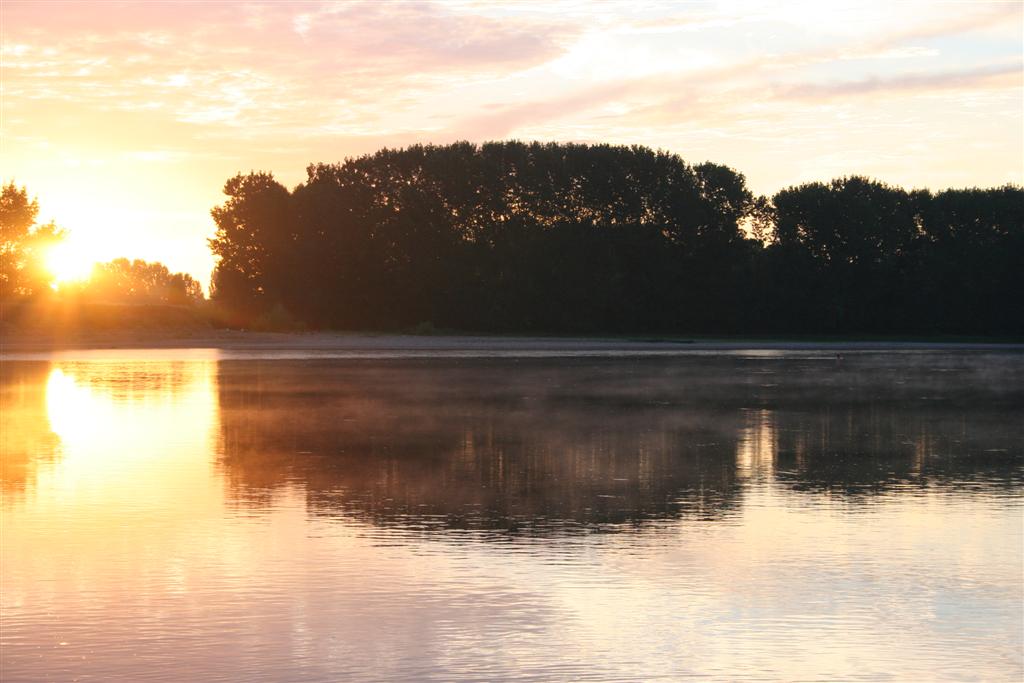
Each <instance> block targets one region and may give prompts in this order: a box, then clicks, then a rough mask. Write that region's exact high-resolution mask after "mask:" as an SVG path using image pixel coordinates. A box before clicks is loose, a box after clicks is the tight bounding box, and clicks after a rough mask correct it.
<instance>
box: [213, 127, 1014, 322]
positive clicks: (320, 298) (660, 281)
mask: <svg viewBox="0 0 1024 683" xmlns="http://www.w3.org/2000/svg"><path fill="white" fill-rule="evenodd" d="M307 176H308V177H307V180H306V182H304V183H302V184H300V185H299V186H298V187H296V188H295V189H294V191H292V192H289V191H288V190H287V188H285V187H284V186H282V185H281V184H280V183H278V182H277V181H276V180H275V179H274V178H273V176H272V175H270V174H268V173H250V174H248V175H238V176H236V177H234V178H232V179H231V180H229V181H228V182H227V184H226V185H225V188H224V191H225V194H227V196H228V200H227V201H226V202H225V203H224V204H223V205H222V206H219V207H217V208H215V209H214V210H213V217H214V219H215V221H216V223H217V227H218V231H217V235H216V237H215V238H214V239H212V240H211V241H210V245H211V248H212V250H213V252H214V253H215V254H216V255H217V256H218V257H219V258H220V261H219V264H218V266H217V269H216V270H215V272H214V278H213V283H212V292H213V297H214V298H215V299H216V300H217V301H218V302H219V303H220V304H221V305H222V306H223V307H225V308H228V309H230V310H232V311H234V312H235V313H236V314H237V315H238V316H239V319H240V320H246V319H248V320H256V319H264V320H265V319H267V317H268V316H270V317H277V318H284V319H288V320H292V321H298V322H301V323H302V324H305V325H308V326H311V327H320V328H343V329H404V328H412V327H414V326H417V325H422V324H426V323H429V324H430V325H431V326H433V327H437V328H449V329H463V330H491V331H517V332H569V333H586V332H604V333H616V332H641V331H646V332H683V331H685V332H794V333H906V332H923V333H939V332H942V333H947V332H948V333H971V334H995V333H1020V332H1022V331H1024V313H1022V310H1021V308H1022V307H1021V305H1020V303H1019V302H1020V301H1021V300H1022V298H1021V297H1022V295H1024V291H1022V275H1021V265H1022V264H1024V189H1022V188H1019V187H1012V186H1007V187H1003V188H998V189H990V190H950V191H945V192H941V193H938V194H934V195H933V194H930V193H928V192H906V191H904V190H902V189H899V188H893V187H889V186H887V185H884V184H881V183H878V182H874V181H871V180H868V179H865V178H859V177H851V178H844V179H839V180H834V181H832V182H831V183H828V184H823V183H811V184H806V185H802V186H799V187H792V188H788V189H786V190H783V191H782V192H779V193H778V194H777V195H775V197H774V198H773V199H772V200H770V201H769V200H767V199H765V198H755V197H754V196H753V195H752V194H751V192H750V191H749V190H748V189H747V187H746V183H745V180H744V177H743V176H742V175H741V174H739V173H737V172H736V171H734V170H732V169H730V168H727V167H725V166H719V165H716V164H711V163H704V164H700V165H697V166H690V165H688V164H686V163H685V162H683V161H682V160H681V159H680V158H679V157H678V156H675V155H671V154H668V153H664V152H655V151H653V150H650V149H647V148H644V147H615V146H609V145H596V146H591V145H576V144H540V143H532V144H524V143H520V142H500V143H488V144H485V145H482V146H476V145H472V144H469V143H457V144H453V145H447V146H414V147H409V148H406V149H400V150H392V149H384V150H381V151H379V152H377V153H376V154H373V155H368V156H363V157H359V158H356V159H349V160H347V161H345V162H344V163H341V164H317V165H311V166H310V167H309V168H308V169H307ZM744 228H747V230H744ZM748 233H749V235H748Z"/></svg>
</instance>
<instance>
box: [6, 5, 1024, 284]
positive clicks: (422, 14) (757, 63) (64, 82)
mask: <svg viewBox="0 0 1024 683" xmlns="http://www.w3.org/2000/svg"><path fill="white" fill-rule="evenodd" d="M0 11H2V67H0V75H2V87H3V91H2V107H0V108H2V150H0V152H2V154H0V157H2V174H0V175H2V179H3V180H5V181H6V180H10V179H14V180H15V181H16V182H17V183H18V184H22V185H26V186H27V187H28V189H29V191H30V193H32V194H35V195H37V196H38V197H39V200H40V205H41V209H42V211H41V218H43V219H44V220H48V219H50V218H53V219H55V220H56V221H57V222H58V223H59V224H61V225H62V226H64V227H66V228H68V229H69V230H70V231H71V240H72V246H73V247H74V250H75V253H80V254H82V257H83V258H90V259H109V258H113V257H116V256H122V255H123V256H129V257H137V258H146V259H151V260H153V259H156V260H160V261H163V262H164V263H166V264H167V265H168V266H169V267H171V268H172V270H185V271H188V272H190V273H192V274H193V275H194V276H196V277H197V278H199V279H200V280H201V281H203V282H204V283H205V282H206V281H207V279H208V275H209V271H210V269H211V267H212V265H213V261H212V257H211V256H210V255H209V252H208V251H207V249H206V242H205V239H206V237H208V236H209V235H210V234H212V231H213V223H212V220H211V219H210V217H209V209H210V208H211V207H212V206H214V205H215V204H218V203H219V202H220V201H221V195H220V188H221V187H222V185H223V183H224V181H225V180H226V179H227V178H228V177H229V176H231V175H233V174H234V173H236V172H238V171H248V170H250V169H259V170H271V171H274V172H275V174H276V175H277V176H278V177H279V178H280V179H281V180H282V181H284V182H285V183H286V184H288V185H290V186H291V185H294V184H295V183H297V182H300V181H301V180H302V179H303V177H304V175H305V172H304V168H305V166H306V165H307V164H308V163H310V162H317V161H339V160H341V159H343V158H344V157H346V156H349V155H355V154H361V153H364V152H370V151H373V150H375V149H378V148H380V147H382V146H385V145H387V146H396V145H404V144H408V143H411V142H437V143H442V142H450V141H453V140H459V139H468V140H472V141H476V142H482V141H485V140H492V139H501V138H513V137H514V138H518V139H525V140H530V139H541V140H560V141H569V140H572V141H602V142H605V141H607V142H614V143H627V144H631V143H639V144H645V145H649V146H652V147H657V148H663V149H668V150H671V151H673V152H677V153H679V154H680V155H681V156H682V157H683V158H684V159H686V160H688V161H692V162H699V161H703V160H706V159H710V160H713V161H717V162H721V163H726V164H729V165H731V166H734V167H735V168H737V169H739V170H740V171H742V172H744V173H745V174H746V175H747V178H748V180H749V182H750V185H751V186H752V188H753V189H754V190H755V191H757V192H765V193H770V192H773V191H775V190H777V189H779V188H781V187H784V186H786V185H789V184H793V183H798V182H803V181H807V180H812V179H828V178H830V177H833V176H837V175H843V174H849V173H863V174H868V175H871V176H875V177H878V178H880V179H882V180H884V181H887V182H891V183H896V184H900V185H904V186H908V187H931V188H943V187H950V186H966V185H999V184H1003V183H1006V182H1014V183H1021V182H1024V140H1022V129H1024V66H1022V50H1024V36H1022V30H1024V29H1022V26H1024V3H1021V2H1018V1H1013V2H949V3H942V2H927V3H915V2H893V1H888V2H878V3H864V2H811V1H806V2H800V1H790V2H778V3H767V2H722V3H717V2H707V3H704V2H687V3H683V2H677V3H668V2H662V3H651V4H647V5H644V4H642V3H639V2H616V1H611V0H606V1H604V2H582V1H575V0H568V1H564V2H560V1H557V0H547V1H545V2H497V1H496V2H482V1H480V2H478V1H475V0H456V1H453V2H417V3H401V2H339V3H299V2H295V3H284V2H276V3H258V2H230V3H172V2H149V3H116V2H97V3H85V2H78V3H61V2H16V1H12V0H3V2H2V3H0Z"/></svg>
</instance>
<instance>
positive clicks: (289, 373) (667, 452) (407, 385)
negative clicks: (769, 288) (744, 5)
mask: <svg viewBox="0 0 1024 683" xmlns="http://www.w3.org/2000/svg"><path fill="white" fill-rule="evenodd" d="M1012 360H1016V359H1012ZM1022 380H1024V378H1022V370H1021V364H1020V363H1019V362H1011V363H1009V364H1007V363H1005V362H993V359H992V358H984V357H982V356H981V355H979V354H934V355H929V354H924V355H923V356H922V355H921V354H918V355H915V356H909V355H908V356H901V355H900V354H885V355H882V354H863V355H857V356H853V357H850V358H847V359H844V360H843V362H842V363H841V364H837V361H836V360H835V358H834V356H832V355H825V354H808V355H806V356H804V357H792V356H791V355H790V356H783V357H766V358H758V357H743V356H737V357H728V356H726V357H723V356H708V357H701V356H696V357H683V358H673V359H618V360H608V359H601V360H596V359H572V360H566V359H558V360H552V359H547V360H536V359H533V360H525V359H521V360H518V361H510V360H501V361H497V360H473V361H466V360H462V361H460V362H454V361H450V360H449V361H438V360H432V361H411V360H405V361H397V360H395V361H344V362H341V361H330V362H328V361H302V362H296V361H270V362H268V361H263V362H252V361H248V362H242V361H239V362H221V363H220V365H219V371H218V387H219V389H218V397H219V406H220V419H221V430H222V434H223V451H222V455H221V465H222V467H223V470H224V472H225V474H226V476H227V480H228V482H229V484H228V485H229V490H230V492H231V496H232V498H233V500H234V501H235V502H236V503H237V504H239V505H247V506H254V507H256V508H258V507H259V506H261V505H263V504H267V503H269V502H270V500H271V499H272V497H273V496H274V494H275V491H276V490H278V489H281V488H282V487H284V486H286V485H291V484H299V485H300V486H301V487H302V488H303V489H304V490H305V491H306V495H307V500H308V507H309V510H310V512H311V513H312V514H316V515H324V516H330V515H347V516H354V517H357V518H362V519H365V520H367V521H372V522H373V523H376V524H387V525H400V526H403V527H406V528H409V529H416V530H422V529H449V528H466V529H475V530H480V531H498V532H508V531H512V532H516V533H519V534H538V533H539V534H543V533H554V532H559V533H564V532H574V531H583V530H588V531H592V530H597V529H600V530H605V531H610V530H615V529H620V528H622V525H627V526H628V525H637V524H645V523H649V522H653V521H657V520H666V519H673V518H676V517H679V516H693V517H697V518H709V519H718V518H723V517H728V516H729V515H730V514H731V513H733V512H734V511H735V510H736V509H737V508H738V506H739V504H740V502H741V500H742V498H743V495H744V491H745V490H746V489H747V487H750V486H765V485H770V486H778V487H783V488H785V489H789V490H794V491H808V492H814V491H826V492H833V493H843V494H867V493H887V492H888V493H896V492H902V491H906V490H912V489H915V488H920V487H935V486H943V487H945V486H985V487H994V488H996V489H998V488H1000V487H1008V486H1010V485H1012V484H1013V483H1014V482H1017V483H1019V482H1020V481H1021V479H1022V462H1024V460H1022V458H1024V448H1022V444H1024V426H1022V425H1024V421H1022V420H1021V419H1020V417H1021V409H1020V406H1021V405H1024V381H1022Z"/></svg>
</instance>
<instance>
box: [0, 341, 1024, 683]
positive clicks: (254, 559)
mask: <svg viewBox="0 0 1024 683" xmlns="http://www.w3.org/2000/svg"><path fill="white" fill-rule="evenodd" d="M295 355H296V354H292V355H291V357H281V356H282V354H278V356H279V357H276V358H271V357H264V358H260V357H258V356H259V354H255V356H257V357H249V358H246V359H239V358H237V357H234V358H233V357H231V356H230V355H228V354H224V353H220V354H218V352H215V351H201V350H199V351H176V352H165V353H161V352H134V353H130V354H123V353H122V354H118V353H105V354H104V353H97V354H90V353H77V354H74V353H72V354H66V355H58V356H54V357H52V358H49V359H48V360H8V361H6V362H4V363H3V364H2V366H0V373H2V376H0V379H2V393H0V398H2V409H0V418H2V425H0V427H2V447H3V450H2V455H3V461H2V462H3V468H2V474H3V482H2V493H3V502H2V544H0V550H2V558H0V559H2V566H0V581H2V583H0V588H2V624H0V626H2V629H0V639H2V643H0V646H2V652H0V655H2V671H0V678H2V680H3V681H4V682H5V683H7V682H13V681H43V680H56V681H70V680H118V681H149V680H160V681H182V680H189V681H213V680H224V681H242V680H245V681H264V680H267V681H307V680H308V681H313V680H315V681H376V680H428V681H429V680H436V681H492V680H508V679H516V680H544V681H549V680H600V681H605V680H627V681H636V680H649V681H653V680H665V681H678V680H680V679H686V678H688V677H693V678H697V679H702V680H706V679H722V680H748V679H749V680H761V679H765V680H836V679H839V680H907V681H923V680H956V681H962V680H977V681H1015V682H1017V681H1020V680H1021V677H1022V676H1024V646H1022V640H1024V615H1022V603H1024V505H1022V503H1024V355H1021V354H1019V353H1012V352H1009V353H997V352H981V351H972V352H949V351H942V352H907V351H902V352H888V353H882V352H870V353H867V352H865V353H848V354H847V355H846V358H845V359H844V360H843V361H841V362H838V361H837V360H836V359H835V355H834V354H833V353H815V352H809V351H800V352H778V351H776V352H767V353H766V352H762V353H754V352H750V353H746V352H734V353H720V354H715V353H708V354H688V355H687V354H681V355H671V354H668V355H661V356H657V355H656V356H649V357H641V356H616V355H615V354H605V355H603V356H601V357H571V354H570V355H569V356H566V354H560V357H545V355H544V354H543V353H535V354H529V355H527V354H524V355H522V357H517V356H516V354H514V353H511V354H505V357H501V358H474V357H472V355H473V354H462V357H447V358H444V357H436V358H402V357H391V358H388V357H383V358H381V357H377V358H345V359H341V358H325V357H312V356H311V357H307V358H302V357H294V356H295ZM299 355H300V356H301V354H299ZM378 355H380V354H378ZM383 355H384V356H386V355H387V354H383ZM399 355H400V354H399ZM283 356H288V354H283Z"/></svg>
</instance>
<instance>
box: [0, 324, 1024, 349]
mask: <svg viewBox="0 0 1024 683" xmlns="http://www.w3.org/2000/svg"><path fill="white" fill-rule="evenodd" d="M186 348H189V349H197V348H207V349H219V350H224V351H299V352H302V351H308V352H313V353H327V352H342V353H344V352H353V353H359V352H389V351H412V352H431V351H438V352H445V351H447V352H472V351H478V352H510V351H527V352H555V353H572V352H581V353H582V352H602V351H634V352H665V351H669V352H671V351H680V352H681V351H688V350H689V351H702V350H707V351H714V350H722V351H728V350H758V349H760V350H834V351H843V350H849V351H856V350H886V349H901V350H912V349H922V350H928V349H958V348H965V349H966V348H972V349H1003V350H1022V351H1024V342H1021V341H1019V340H1004V339H994V340H985V339H979V338H954V337H933V338H920V339H915V338H908V339H899V338H875V339H872V338H858V339H829V338H805V339H800V338H768V337H766V338H756V337H749V338H740V337H717V338H701V337H693V338H688V337H650V336H636V337H554V336H543V337H542V336H499V335H412V334H375V333H343V332H308V333H284V332H251V331H240V330H216V329H209V328H207V329H200V330H187V331H178V332H171V333H167V332H161V331H146V330H141V331H124V330H121V331H112V332H96V333H90V334H76V335H54V334H32V333H11V334H4V335H3V338H2V339H0V353H21V352H46V351H63V350H88V349H107V350H114V349H186Z"/></svg>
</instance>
